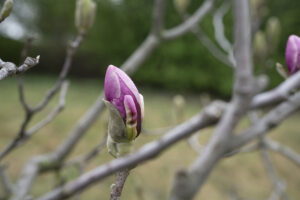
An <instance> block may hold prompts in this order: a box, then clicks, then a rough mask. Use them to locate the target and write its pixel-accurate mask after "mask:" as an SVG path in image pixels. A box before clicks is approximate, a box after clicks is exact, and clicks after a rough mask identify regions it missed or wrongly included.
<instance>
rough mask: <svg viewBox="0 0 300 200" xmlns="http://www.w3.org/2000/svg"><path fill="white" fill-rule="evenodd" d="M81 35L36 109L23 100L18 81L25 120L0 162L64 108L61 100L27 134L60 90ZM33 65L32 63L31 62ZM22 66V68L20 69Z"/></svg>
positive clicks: (2, 153)
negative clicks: (39, 113)
mask: <svg viewBox="0 0 300 200" xmlns="http://www.w3.org/2000/svg"><path fill="white" fill-rule="evenodd" d="M83 37H84V36H83V35H82V34H79V35H78V36H77V37H76V39H75V40H74V41H73V42H71V43H70V44H69V46H68V48H67V55H66V59H65V62H64V65H63V67H62V70H61V72H60V75H59V78H58V80H57V81H56V83H55V86H54V87H53V88H52V89H50V90H49V91H48V92H47V94H46V95H45V97H44V99H43V100H42V101H41V102H40V103H39V104H38V105H37V106H36V107H30V106H29V105H28V104H27V102H26V100H25V98H24V86H23V80H22V79H20V81H19V96H20V101H21V103H22V105H23V107H24V110H25V119H24V121H23V122H22V125H21V128H20V130H19V132H18V134H17V136H16V137H15V138H14V139H13V141H12V142H11V143H10V144H9V145H8V146H7V147H5V149H4V150H3V151H2V152H1V153H0V160H2V159H3V158H4V157H5V156H6V155H7V154H9V153H10V152H11V151H12V150H13V149H14V148H16V147H18V146H20V145H21V144H23V143H24V142H25V141H26V140H27V139H28V137H30V136H31V135H32V134H33V133H35V132H36V131H37V130H39V129H40V128H42V127H43V126H45V125H47V124H48V123H49V122H50V121H51V120H53V119H54V118H55V116H56V115H57V114H58V113H59V112H60V111H61V110H62V109H63V107H64V100H63V99H61V102H60V106H58V107H57V108H56V109H55V110H53V111H52V112H51V113H50V114H49V115H48V116H47V117H46V119H44V120H43V121H41V122H40V123H39V124H37V125H35V126H34V127H33V128H32V129H30V130H28V132H27V126H28V125H29V123H30V121H31V120H32V118H33V116H34V115H35V114H36V113H37V112H39V111H41V110H42V109H44V108H45V107H46V106H47V105H48V103H49V102H50V100H51V99H52V98H53V97H54V95H55V94H56V93H57V92H58V91H59V90H60V89H61V87H62V85H63V82H64V80H65V78H66V76H67V74H68V72H69V70H70V67H71V63H72V59H73V55H74V53H75V52H76V50H77V49H78V47H79V45H80V43H81V41H82V39H83ZM37 60H38V59H37ZM29 61H30V60H28V59H26V60H25V62H24V64H28V63H29ZM31 63H33V61H31ZM24 64H23V65H21V66H20V67H19V68H21V69H24V68H25V67H26V65H24ZM22 66H23V67H22ZM65 91H66V89H65V90H62V94H63V95H62V96H63V97H64V96H65V94H64V92H65Z"/></svg>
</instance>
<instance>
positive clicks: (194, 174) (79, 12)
mask: <svg viewBox="0 0 300 200" xmlns="http://www.w3.org/2000/svg"><path fill="white" fill-rule="evenodd" d="M220 2H221V6H220V7H218V6H217V5H220V3H219V1H217V0H205V1H204V2H203V3H202V5H200V6H199V8H198V9H197V10H196V11H195V13H193V14H189V13H187V10H186V8H187V6H188V0H175V1H174V5H175V6H176V8H177V10H178V13H179V14H180V16H181V17H182V22H181V23H180V24H179V25H177V26H175V27H173V28H170V29H166V28H165V26H164V16H165V7H166V3H167V1H166V0H155V1H154V2H153V19H152V28H151V31H150V32H149V34H148V36H147V37H146V39H145V40H144V42H143V43H142V44H141V45H140V46H139V47H138V48H137V49H136V50H135V51H134V52H133V54H132V55H131V56H130V57H129V58H128V59H127V60H126V61H125V62H124V63H123V65H122V66H120V68H118V67H115V66H113V65H110V66H109V67H108V68H107V72H106V75H105V82H104V92H102V93H101V94H99V97H98V98H97V99H96V101H95V103H94V104H93V105H92V106H91V108H90V109H89V110H88V111H87V112H86V113H85V114H84V115H83V116H82V117H81V118H80V119H79V121H78V122H77V123H76V124H74V127H73V129H72V130H71V131H70V132H69V134H68V136H67V137H66V138H65V139H64V141H62V143H61V144H60V145H58V147H57V148H56V149H55V150H54V151H53V152H49V153H47V154H44V155H38V156H34V157H32V158H30V159H29V160H28V161H27V163H26V165H25V166H24V168H23V170H22V172H21V175H20V177H19V178H18V180H17V181H16V182H12V181H11V179H10V177H9V176H8V174H7V173H6V169H5V167H3V166H2V167H1V168H0V169H1V170H0V181H1V185H2V186H3V188H4V191H5V194H4V195H2V194H1V195H2V197H3V198H5V199H13V200H24V199H38V200H54V199H66V198H68V197H72V196H75V195H77V196H76V197H77V198H79V197H80V196H79V194H80V193H82V192H83V191H84V190H86V189H87V188H89V187H90V186H92V185H93V184H95V183H97V182H100V181H101V180H103V179H104V178H105V177H107V176H111V175H113V174H116V182H115V183H113V184H112V187H111V188H110V190H111V199H114V200H115V199H120V198H121V194H122V188H123V186H124V184H126V178H127V176H128V175H129V172H130V171H131V170H135V169H136V168H138V167H139V166H141V165H143V163H144V162H145V161H147V160H150V159H155V158H156V156H158V155H159V154H161V153H164V151H165V150H167V149H168V148H170V147H171V146H172V145H174V144H175V143H177V142H179V141H182V140H185V139H187V138H189V142H190V143H191V144H192V143H197V140H195V138H196V137H194V136H192V135H193V134H194V133H196V132H197V131H199V130H201V129H204V128H206V127H210V126H214V131H213V134H212V135H211V137H210V139H209V140H208V142H207V143H206V144H205V146H203V147H202V148H201V149H198V151H199V152H200V153H199V154H198V156H197V158H196V159H195V161H194V162H193V163H192V164H191V166H190V167H188V168H187V169H183V170H180V171H178V172H177V173H176V174H174V179H173V182H172V183H170V184H171V185H172V186H171V188H172V189H171V191H170V195H169V198H170V199H172V200H188V199H193V197H194V196H195V194H196V193H197V192H199V191H200V190H201V188H202V187H203V185H204V184H205V182H206V180H207V178H208V177H209V175H210V173H211V172H212V170H214V168H215V166H216V165H218V163H219V161H220V160H222V159H224V158H226V157H228V156H234V155H236V154H239V153H241V152H248V151H255V150H257V151H260V152H261V156H262V158H263V159H262V161H263V163H264V165H265V167H266V169H267V171H268V174H269V176H270V181H271V182H272V184H273V192H272V193H271V194H270V199H282V198H284V199H287V198H288V197H287V196H288V194H287V193H286V187H285V184H284V182H283V181H282V180H281V179H280V178H279V177H278V176H277V174H276V172H275V170H274V166H273V163H272V160H271V159H270V155H269V152H270V151H275V152H277V153H280V154H281V155H282V156H285V157H286V158H287V159H289V160H290V161H292V162H293V163H295V164H296V165H297V166H299V167H300V155H298V154H297V153H296V152H294V151H293V150H291V149H290V148H289V147H285V146H282V145H281V144H279V143H278V142H277V141H273V140H271V139H269V138H268V137H267V136H266V135H267V134H268V133H269V132H270V130H271V129H273V128H274V127H276V126H277V125H279V124H280V123H281V122H282V121H283V120H285V119H286V118H287V117H288V116H289V115H291V114H292V113H293V112H295V111H296V110H297V109H298V108H299V107H300V93H299V92H298V89H299V87H300V72H297V71H298V69H300V38H299V37H297V36H295V35H292V36H290V37H289V38H288V40H287V47H286V55H285V56H286V65H287V67H284V66H283V65H281V64H279V63H278V64H277V69H278V72H279V73H280V74H281V75H282V76H284V77H285V79H284V81H283V82H282V83H281V84H280V85H279V86H278V87H276V88H274V89H272V90H269V91H264V89H265V88H266V86H267V78H268V77H267V76H266V75H264V74H260V75H258V76H255V75H254V74H253V64H252V55H254V56H256V55H258V56H260V57H261V56H265V57H266V56H268V52H266V50H265V49H264V46H266V45H264V44H266V43H267V41H265V38H264V33H262V32H260V31H259V25H260V18H259V13H258V12H257V10H256V9H255V10H254V11H253V12H252V16H250V7H251V6H250V5H249V1H248V0H233V1H220ZM253 2H254V5H252V8H253V7H254V8H255V6H257V4H258V1H253ZM217 3H218V4H217ZM12 7H13V0H6V1H5V3H4V5H3V7H2V10H1V16H0V21H3V20H5V18H6V17H8V16H9V14H10V12H11V11H12ZM229 10H232V12H233V20H234V37H233V38H234V41H233V45H231V42H230V41H229V40H228V39H227V38H226V37H225V34H224V24H223V20H222V18H223V17H224V15H225V14H226V12H228V11H229ZM95 11H96V5H95V3H94V2H93V1H92V0H78V1H77V5H76V15H75V16H76V17H75V20H76V23H75V24H76V26H77V28H78V34H77V37H76V39H75V40H74V41H73V42H71V43H70V44H69V45H68V48H67V55H66V57H65V62H64V64H63V66H62V69H61V72H60V74H59V76H58V79H57V81H56V83H55V84H54V86H53V88H51V89H49V91H48V92H47V94H46V95H45V97H44V99H43V100H42V101H41V102H40V103H39V104H37V105H35V106H32V105H29V104H28V103H27V102H26V99H25V98H24V91H23V79H22V76H21V75H18V76H17V78H18V86H19V87H18V90H19V96H20V101H21V103H22V106H23V109H24V111H25V113H26V115H25V116H26V117H25V119H24V121H23V123H22V125H21V127H20V128H19V131H18V133H17V135H16V137H15V138H14V139H13V140H12V141H11V143H9V144H7V146H6V147H5V148H4V149H2V150H1V152H0V162H1V164H3V158H4V157H6V156H9V155H10V153H11V152H12V151H14V150H15V149H17V148H18V147H20V146H21V145H23V144H24V143H26V142H27V141H28V140H30V139H31V137H32V136H33V135H34V134H37V133H38V131H39V130H40V129H41V128H42V127H44V126H46V125H47V124H48V123H50V122H51V121H52V120H53V119H54V118H55V117H56V116H57V115H58V114H59V113H60V112H61V111H62V110H63V108H64V105H65V96H66V93H67V89H68V82H67V81H66V77H67V75H68V72H69V71H70V68H71V63H72V59H73V55H74V54H75V52H76V51H77V49H78V47H79V46H80V44H81V43H82V41H83V40H84V38H85V36H86V34H87V32H88V30H89V29H90V28H91V26H92V24H93V20H94V16H95ZM210 12H213V13H214V15H213V16H214V17H213V25H214V28H215V31H216V34H215V39H216V41H217V43H218V44H219V45H218V46H217V45H216V44H215V43H214V42H212V40H211V38H209V37H208V36H207V35H205V33H204V32H203V31H202V30H201V29H200V28H199V24H200V23H201V21H202V19H203V18H204V17H205V16H206V15H208V14H209V13H210ZM269 29H270V30H269V31H267V33H266V34H268V33H271V34H272V37H273V39H274V40H272V41H271V43H270V42H269V43H270V44H271V45H274V43H275V41H276V37H275V36H276V33H277V32H276V31H278V21H277V20H276V19H274V18H273V19H272V20H271V22H270V28H269ZM188 32H192V33H193V34H194V35H195V36H196V38H197V39H199V40H200V41H201V42H202V43H203V45H204V46H205V47H206V48H207V49H208V50H209V51H210V52H211V53H212V55H213V56H214V57H215V58H216V59H218V60H219V61H221V62H223V63H225V64H226V65H228V67H231V68H232V69H233V73H234V83H233V87H232V88H233V89H232V95H231V100H230V101H228V102H224V101H222V100H214V101H213V102H212V103H210V104H209V105H207V106H205V107H204V108H202V109H201V110H199V114H197V115H195V116H194V117H192V118H190V119H188V120H187V121H185V122H183V123H181V124H179V125H178V126H176V127H173V128H170V129H169V130H167V131H165V132H164V133H163V135H162V136H161V138H159V139H158V140H155V141H152V142H150V143H148V144H146V145H144V146H142V147H141V148H139V149H137V150H135V151H132V148H131V147H132V144H133V143H136V142H138V136H139V135H141V134H143V132H145V131H144V129H143V128H142V122H143V115H144V103H143V96H142V95H141V94H140V93H139V92H138V89H137V87H136V86H135V84H134V83H133V81H132V80H131V79H130V78H129V76H128V75H130V74H132V73H134V72H135V71H136V70H137V69H138V68H139V67H141V66H142V65H143V63H144V62H145V60H146V59H147V58H148V57H149V55H151V54H152V53H153V52H154V51H155V49H156V48H157V47H159V46H160V45H161V44H163V43H165V42H167V41H170V40H175V39H177V38H179V37H180V36H182V35H184V34H186V33H188ZM274 34H275V36H274ZM252 36H253V37H252ZM251 38H254V48H253V49H254V50H255V52H252V41H251ZM269 38H270V37H269ZM30 42H31V41H30V40H28V42H27V43H26V45H25V47H24V50H23V52H22V58H23V59H24V62H23V63H22V64H21V65H20V66H16V65H15V64H14V63H11V62H9V61H3V60H1V59H0V67H1V68H0V80H2V79H4V78H7V77H8V76H11V75H14V74H21V73H23V72H25V71H26V70H28V69H30V68H31V67H33V66H35V65H37V64H38V63H39V56H36V58H31V57H26V56H27V55H26V54H27V51H28V48H29V46H30ZM219 46H220V47H221V48H222V49H220V48H219ZM257 52H259V53H257ZM41 59H42V58H41ZM260 60H261V61H264V60H265V59H264V58H261V59H260ZM216 67H218V66H216ZM127 74H128V75H127ZM59 92H60V98H59V104H58V105H57V107H56V108H55V109H54V110H53V111H51V112H50V113H49V114H48V116H46V118H44V119H41V121H40V122H38V123H37V124H35V125H33V126H31V127H29V123H30V122H31V120H32V117H33V116H35V115H36V114H37V113H39V112H40V111H41V110H43V109H44V108H45V107H46V105H48V104H49V102H50V101H51V100H52V99H53V97H54V96H55V95H56V94H57V93H59ZM175 102H177V103H176V104H178V106H179V110H180V107H181V108H182V105H183V104H184V101H183V100H182V98H181V97H177V98H176V99H175ZM105 106H106V108H108V110H109V124H108V127H107V130H108V131H107V132H108V134H107V137H106V138H104V140H103V141H102V142H101V143H100V144H99V145H98V146H96V147H95V148H94V149H92V151H90V152H89V151H88V152H83V153H84V154H83V156H80V157H78V158H76V159H74V160H71V163H70V161H68V162H67V161H66V160H67V158H68V157H69V156H70V153H71V152H72V150H73V149H74V148H75V146H76V145H77V144H78V142H79V141H80V139H81V138H82V137H83V136H84V135H85V133H86V132H87V130H88V129H89V128H90V127H91V126H92V125H93V124H94V123H95V121H96V119H97V118H98V117H99V116H100V115H101V114H102V113H103V111H104V109H105ZM265 107H268V108H269V109H264V108H265ZM258 112H259V113H263V114H258ZM244 117H249V118H250V119H251V124H250V125H249V126H248V127H246V128H244V130H242V131H240V129H239V131H238V130H237V129H236V127H237V125H238V124H239V123H240V122H241V120H242V119H243V118H244ZM190 136H192V137H190ZM105 144H106V145H105ZM105 147H107V150H108V152H109V153H110V154H111V155H112V156H113V157H112V158H113V159H112V161H110V162H108V163H104V164H102V165H100V166H98V167H96V168H94V169H92V170H90V171H87V172H83V173H82V174H80V176H78V177H77V178H76V179H75V180H73V181H71V182H67V183H63V184H61V185H60V186H58V187H56V188H55V189H53V190H51V191H48V192H47V193H46V194H43V195H42V196H39V197H37V196H32V195H31V194H30V189H31V187H32V185H33V183H34V182H35V181H36V178H37V177H38V176H39V175H40V174H41V173H45V172H47V173H51V172H52V173H54V172H57V171H59V170H61V169H63V168H64V166H66V165H68V164H72V163H73V164H74V163H76V164H77V165H78V166H80V168H84V167H85V166H86V164H87V163H88V162H90V161H91V160H92V159H93V158H95V156H96V155H97V154H98V153H99V152H100V151H101V150H102V149H103V148H105ZM103 198H104V197H103Z"/></svg>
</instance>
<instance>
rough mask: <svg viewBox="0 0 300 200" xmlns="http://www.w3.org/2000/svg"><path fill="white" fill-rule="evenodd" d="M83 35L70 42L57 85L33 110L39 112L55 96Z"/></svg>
mask: <svg viewBox="0 0 300 200" xmlns="http://www.w3.org/2000/svg"><path fill="white" fill-rule="evenodd" d="M83 37H84V36H83V35H82V34H79V35H77V37H76V39H75V40H74V41H73V42H70V44H69V46H68V49H67V55H66V58H65V61H64V64H63V67H62V70H61V72H60V74H59V78H58V80H57V81H56V83H55V86H54V87H53V88H52V89H50V90H49V91H48V92H47V93H46V95H45V97H44V99H43V100H42V101H41V102H40V103H39V104H38V105H37V106H36V107H34V108H33V112H38V111H40V110H42V109H43V108H44V107H45V106H46V105H47V104H48V103H49V101H50V100H51V99H52V98H53V97H54V95H55V94H56V93H57V92H58V91H59V89H60V87H61V85H62V83H63V81H64V80H65V78H66V76H67V75H68V73H69V71H70V68H71V64H72V60H73V55H74V54H75V52H76V50H77V49H78V47H79V45H80V44H81V41H82V40H83Z"/></svg>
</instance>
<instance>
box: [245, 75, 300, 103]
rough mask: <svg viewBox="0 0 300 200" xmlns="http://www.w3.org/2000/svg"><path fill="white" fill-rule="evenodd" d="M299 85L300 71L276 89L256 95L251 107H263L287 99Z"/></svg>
mask: <svg viewBox="0 0 300 200" xmlns="http://www.w3.org/2000/svg"><path fill="white" fill-rule="evenodd" d="M299 87H300V71H299V72H297V73H296V74H294V75H293V76H291V77H290V78H288V79H286V80H285V81H284V82H283V83H281V84H280V85H279V86H278V87H276V88H275V89H273V90H270V91H268V92H265V93H262V94H259V95H256V96H255V97H254V98H253V101H252V102H251V108H261V107H265V106H270V105H272V104H276V103H280V102H282V101H284V100H287V99H288V98H289V96H290V95H291V93H292V92H293V91H294V90H295V89H298V88H299Z"/></svg>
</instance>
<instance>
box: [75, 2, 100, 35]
mask: <svg viewBox="0 0 300 200" xmlns="http://www.w3.org/2000/svg"><path fill="white" fill-rule="evenodd" d="M95 14H96V4H95V2H94V1H93V0H77V2H76V11H75V25H76V27H77V29H78V31H79V32H80V33H82V34H84V33H86V32H87V31H88V29H89V28H91V27H92V25H93V23H94V18H95Z"/></svg>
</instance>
